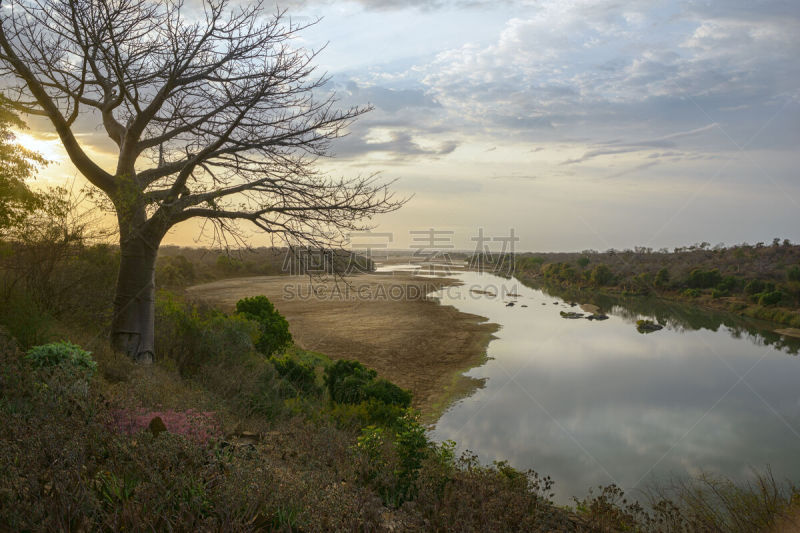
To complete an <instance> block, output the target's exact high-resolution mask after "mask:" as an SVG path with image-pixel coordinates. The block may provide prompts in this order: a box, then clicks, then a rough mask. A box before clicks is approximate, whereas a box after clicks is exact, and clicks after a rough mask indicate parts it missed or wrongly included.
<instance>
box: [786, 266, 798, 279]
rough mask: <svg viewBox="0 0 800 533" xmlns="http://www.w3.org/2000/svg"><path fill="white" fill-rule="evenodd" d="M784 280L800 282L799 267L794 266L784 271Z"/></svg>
mask: <svg viewBox="0 0 800 533" xmlns="http://www.w3.org/2000/svg"><path fill="white" fill-rule="evenodd" d="M786 278H787V279H788V280H789V281H800V265H794V266H793V267H791V268H789V270H787V271H786Z"/></svg>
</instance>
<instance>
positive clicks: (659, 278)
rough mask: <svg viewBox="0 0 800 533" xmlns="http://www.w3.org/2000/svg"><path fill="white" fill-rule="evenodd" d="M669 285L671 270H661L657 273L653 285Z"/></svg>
mask: <svg viewBox="0 0 800 533" xmlns="http://www.w3.org/2000/svg"><path fill="white" fill-rule="evenodd" d="M668 283H669V270H667V269H666V268H662V269H660V270H659V271H658V272H656V277H655V279H654V280H653V285H655V286H656V287H666V286H667V284H668Z"/></svg>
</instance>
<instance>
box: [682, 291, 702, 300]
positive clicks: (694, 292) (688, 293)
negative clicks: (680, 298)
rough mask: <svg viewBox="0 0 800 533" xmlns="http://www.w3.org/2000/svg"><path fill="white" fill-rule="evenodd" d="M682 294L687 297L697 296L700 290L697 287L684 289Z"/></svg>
mask: <svg viewBox="0 0 800 533" xmlns="http://www.w3.org/2000/svg"><path fill="white" fill-rule="evenodd" d="M683 295H684V296H687V297H689V298H698V297H699V296H700V291H699V290H697V289H686V290H685V291H683Z"/></svg>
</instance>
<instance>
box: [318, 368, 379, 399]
mask: <svg viewBox="0 0 800 533" xmlns="http://www.w3.org/2000/svg"><path fill="white" fill-rule="evenodd" d="M377 376H378V373H377V372H375V371H374V370H372V369H369V368H367V367H365V366H364V365H362V364H361V363H359V362H358V361H348V360H346V359H340V360H339V361H336V362H335V363H333V364H332V365H331V366H329V367H328V368H326V369H325V385H326V386H327V387H328V394H329V395H330V398H331V400H332V401H334V402H338V403H360V402H361V401H363V398H362V397H361V389H362V388H363V386H364V385H366V384H367V383H369V382H370V381H372V380H373V379H375V378H376V377H377Z"/></svg>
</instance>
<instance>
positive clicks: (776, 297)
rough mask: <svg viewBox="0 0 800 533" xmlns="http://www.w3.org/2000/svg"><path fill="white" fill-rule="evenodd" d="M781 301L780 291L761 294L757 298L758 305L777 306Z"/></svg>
mask: <svg viewBox="0 0 800 533" xmlns="http://www.w3.org/2000/svg"><path fill="white" fill-rule="evenodd" d="M782 299H783V293H782V292H781V291H770V292H763V293H761V294H760V295H759V297H758V304H759V305H777V304H778V303H780V301H781V300H782Z"/></svg>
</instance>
